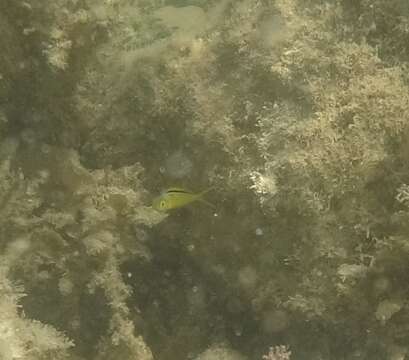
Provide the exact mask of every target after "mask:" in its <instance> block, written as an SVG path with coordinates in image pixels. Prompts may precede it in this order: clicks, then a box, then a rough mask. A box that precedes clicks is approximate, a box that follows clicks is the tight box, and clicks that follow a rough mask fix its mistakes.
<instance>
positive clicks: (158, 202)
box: [152, 195, 171, 211]
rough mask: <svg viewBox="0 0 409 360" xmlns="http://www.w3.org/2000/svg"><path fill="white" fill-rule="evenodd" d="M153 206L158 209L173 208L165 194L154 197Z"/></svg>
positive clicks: (166, 209)
mask: <svg viewBox="0 0 409 360" xmlns="http://www.w3.org/2000/svg"><path fill="white" fill-rule="evenodd" d="M152 207H153V208H154V209H155V210H157V211H168V210H169V209H170V208H171V204H170V202H169V199H166V197H165V196H164V195H161V196H158V197H156V198H155V199H153V202H152Z"/></svg>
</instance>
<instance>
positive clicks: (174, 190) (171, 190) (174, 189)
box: [165, 187, 193, 194]
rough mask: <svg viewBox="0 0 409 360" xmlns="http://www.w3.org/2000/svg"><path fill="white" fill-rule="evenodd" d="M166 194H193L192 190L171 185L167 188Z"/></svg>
mask: <svg viewBox="0 0 409 360" xmlns="http://www.w3.org/2000/svg"><path fill="white" fill-rule="evenodd" d="M165 193H166V194H172V193H173V194H174V193H181V194H193V193H192V192H191V191H189V190H186V189H183V188H180V187H171V188H169V189H167V190H166V192H165Z"/></svg>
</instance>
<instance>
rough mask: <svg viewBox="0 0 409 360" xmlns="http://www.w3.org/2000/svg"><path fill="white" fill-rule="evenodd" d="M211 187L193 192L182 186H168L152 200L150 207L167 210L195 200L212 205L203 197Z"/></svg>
mask: <svg viewBox="0 0 409 360" xmlns="http://www.w3.org/2000/svg"><path fill="white" fill-rule="evenodd" d="M212 189H213V188H210V189H207V190H205V191H202V192H200V193H193V192H191V191H189V190H186V189H183V188H176V187H175V188H169V189H167V190H166V191H164V192H163V193H162V194H161V195H159V196H158V197H156V198H155V199H154V200H153V202H152V207H153V208H154V209H155V210H158V211H169V210H173V209H177V208H181V207H183V206H186V205H189V204H191V203H192V202H195V201H200V202H202V203H204V204H207V205H209V206H212V207H214V205H213V204H211V203H209V202H208V201H206V200H205V199H203V195H204V194H206V193H207V192H209V191H210V190H212Z"/></svg>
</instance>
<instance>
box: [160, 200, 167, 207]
mask: <svg viewBox="0 0 409 360" xmlns="http://www.w3.org/2000/svg"><path fill="white" fill-rule="evenodd" d="M159 206H160V208H161V209H164V208H165V206H166V202H165V201H164V200H162V201H161V202H160V204H159Z"/></svg>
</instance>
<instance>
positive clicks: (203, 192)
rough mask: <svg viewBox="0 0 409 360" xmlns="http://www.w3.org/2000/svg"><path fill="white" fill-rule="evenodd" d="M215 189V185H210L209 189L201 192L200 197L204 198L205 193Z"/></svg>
mask: <svg viewBox="0 0 409 360" xmlns="http://www.w3.org/2000/svg"><path fill="white" fill-rule="evenodd" d="M214 189H215V187H214V186H212V187H209V188H208V189H206V190H204V191H202V192H201V193H199V198H202V197H203V196H204V195H206V194H207V193H208V192H210V191H212V190H214Z"/></svg>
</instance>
